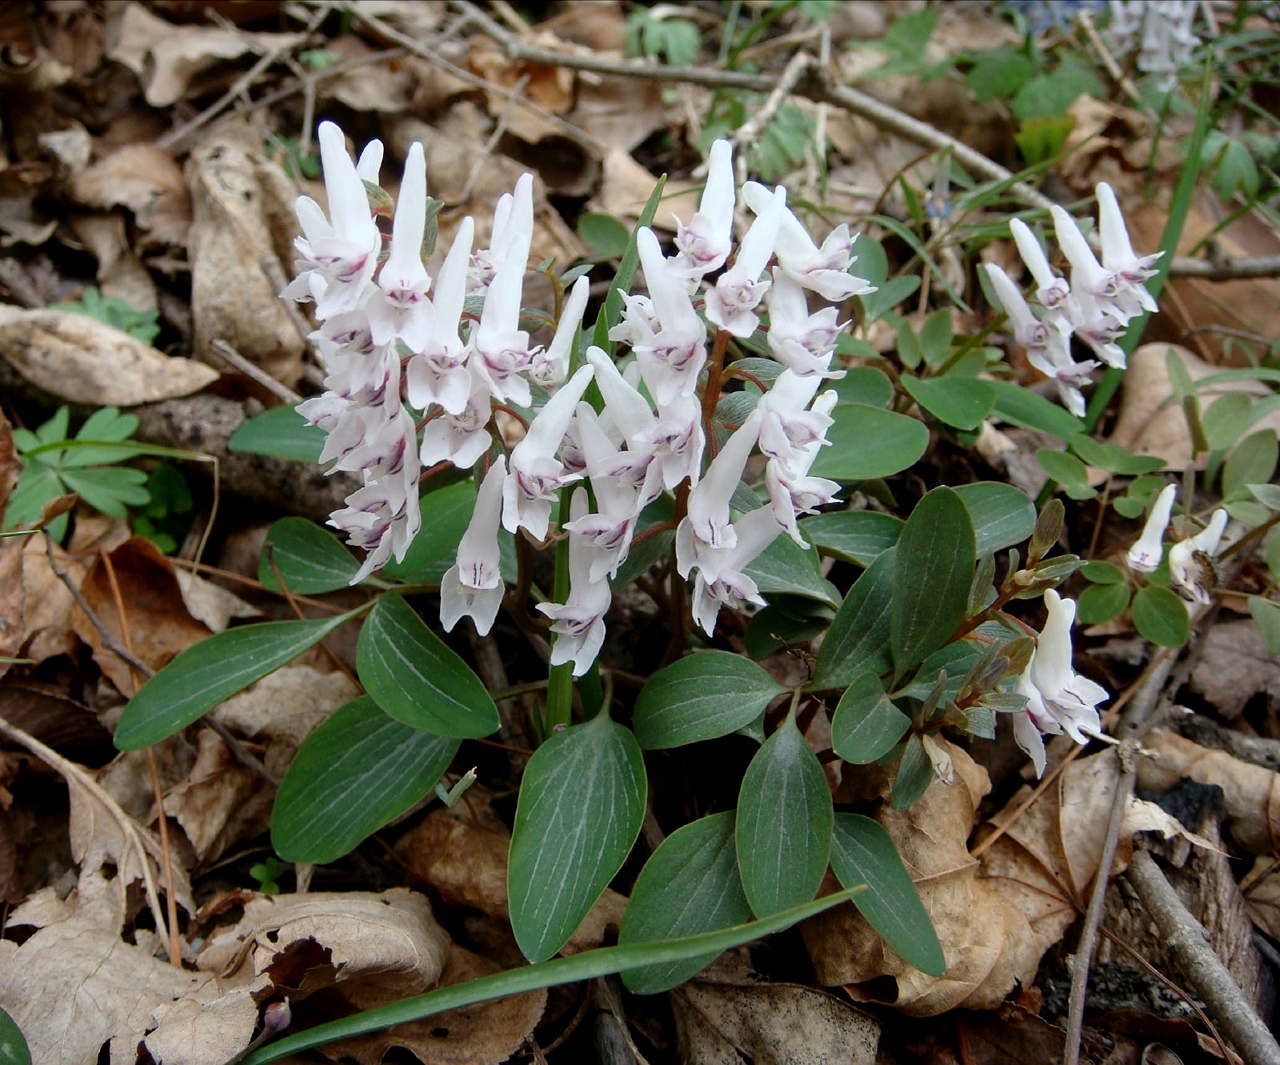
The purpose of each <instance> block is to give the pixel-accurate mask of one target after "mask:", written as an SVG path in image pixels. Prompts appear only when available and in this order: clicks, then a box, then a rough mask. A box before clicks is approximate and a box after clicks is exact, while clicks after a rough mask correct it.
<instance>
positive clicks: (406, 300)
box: [368, 142, 431, 351]
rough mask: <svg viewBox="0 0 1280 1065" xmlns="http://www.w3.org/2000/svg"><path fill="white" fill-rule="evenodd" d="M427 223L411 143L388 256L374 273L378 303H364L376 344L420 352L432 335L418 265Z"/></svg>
mask: <svg viewBox="0 0 1280 1065" xmlns="http://www.w3.org/2000/svg"><path fill="white" fill-rule="evenodd" d="M426 223H427V164H426V160H425V158H424V156H423V154H422V145H421V144H418V143H416V142H415V143H414V144H413V145H412V146H411V147H410V148H409V156H408V158H407V159H406V160H405V164H404V177H403V178H402V180H401V182H400V198H399V200H398V201H397V203H396V216H395V221H394V222H393V223H392V229H391V254H390V255H389V256H388V257H387V261H386V262H385V263H383V264H382V270H381V271H380V272H379V274H378V288H380V289H381V290H382V298H381V299H374V300H370V301H369V304H368V310H369V324H370V327H371V329H372V332H373V340H374V343H375V344H389V343H391V341H393V340H403V341H404V342H405V344H406V345H407V346H408V347H409V350H410V351H421V350H422V347H423V345H424V344H425V343H426V340H427V336H428V334H429V333H430V331H431V301H430V300H428V299H427V290H428V289H430V288H431V278H430V277H429V276H428V275H427V268H426V267H425V266H424V265H423V263H422V234H423V231H424V229H425V228H426Z"/></svg>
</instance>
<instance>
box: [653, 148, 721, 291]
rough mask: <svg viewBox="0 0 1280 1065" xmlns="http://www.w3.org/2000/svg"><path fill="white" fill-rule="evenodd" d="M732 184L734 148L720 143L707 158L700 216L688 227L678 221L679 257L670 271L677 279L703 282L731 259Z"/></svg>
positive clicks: (691, 221)
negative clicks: (705, 180) (702, 280)
mask: <svg viewBox="0 0 1280 1065" xmlns="http://www.w3.org/2000/svg"><path fill="white" fill-rule="evenodd" d="M733 184H734V182H733V146H732V145H731V144H730V143H729V142H728V141H726V140H718V141H716V142H715V143H714V144H712V145H711V151H710V153H709V154H708V156H707V184H706V187H705V188H704V189H703V191H702V199H701V200H700V201H699V202H698V213H697V214H695V215H694V216H693V218H692V219H691V220H690V221H689V224H688V225H685V224H684V223H683V222H681V221H680V219H679V218H677V219H676V226H677V228H676V248H677V249H678V251H679V254H678V255H677V256H676V257H675V258H674V259H673V260H672V261H671V264H670V267H669V268H670V269H671V271H672V272H673V273H675V274H676V276H678V277H682V278H686V279H688V280H690V281H700V280H701V279H702V277H703V275H704V274H708V273H710V272H711V271H712V270H716V269H719V268H720V267H721V266H723V265H724V261H725V260H726V259H727V258H728V257H729V251H730V250H731V249H732V247H733V208H734V203H735V201H736V197H735V195H734V189H733Z"/></svg>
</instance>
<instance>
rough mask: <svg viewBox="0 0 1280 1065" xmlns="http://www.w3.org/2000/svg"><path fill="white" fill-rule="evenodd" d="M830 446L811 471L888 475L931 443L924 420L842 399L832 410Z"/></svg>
mask: <svg viewBox="0 0 1280 1065" xmlns="http://www.w3.org/2000/svg"><path fill="white" fill-rule="evenodd" d="M831 417H832V423H831V425H830V426H829V427H828V428H827V442H828V443H829V444H830V445H831V446H830V447H824V448H821V449H819V451H818V457H817V458H816V459H814V461H813V466H812V467H811V468H810V471H809V472H810V473H811V474H813V476H814V477H830V478H832V479H833V480H837V481H869V480H871V479H872V478H875V477H888V476H889V475H890V474H894V473H900V472H902V471H903V470H905V469H906V468H907V467H908V466H911V465H913V464H914V463H915V462H916V460H917V459H919V458H920V456H921V455H923V454H924V453H925V450H926V449H927V448H928V447H929V430H928V429H926V428H925V426H924V423H923V422H921V421H920V420H919V419H916V418H909V417H907V415H905V414H897V413H895V412H894V411H890V410H882V409H881V408H879V407H871V406H867V405H866V404H863V403H841V404H839V405H838V406H837V407H835V409H834V410H832V412H831Z"/></svg>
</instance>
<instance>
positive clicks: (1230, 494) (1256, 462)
mask: <svg viewBox="0 0 1280 1065" xmlns="http://www.w3.org/2000/svg"><path fill="white" fill-rule="evenodd" d="M1277 454H1278V450H1277V445H1276V433H1275V430H1274V429H1260V430H1259V431H1258V432H1256V433H1250V434H1249V435H1248V436H1246V437H1245V438H1244V439H1243V440H1241V441H1240V443H1238V444H1237V445H1236V446H1235V449H1234V450H1233V451H1232V452H1231V454H1230V455H1228V456H1227V461H1226V463H1225V464H1224V465H1223V467H1222V498H1223V499H1224V500H1228V501H1231V500H1236V499H1248V498H1249V496H1250V494H1251V493H1250V492H1249V488H1248V485H1249V484H1251V483H1253V484H1260V483H1262V482H1265V481H1270V480H1271V475H1272V474H1273V473H1275V469H1276V459H1277Z"/></svg>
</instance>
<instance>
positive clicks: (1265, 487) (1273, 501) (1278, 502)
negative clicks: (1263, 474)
mask: <svg viewBox="0 0 1280 1065" xmlns="http://www.w3.org/2000/svg"><path fill="white" fill-rule="evenodd" d="M1245 487H1246V488H1247V489H1249V491H1250V492H1251V493H1252V494H1253V497H1254V498H1255V499H1256V500H1257V501H1258V502H1259V503H1261V504H1262V505H1263V506H1264V507H1266V508H1267V509H1268V510H1280V485H1277V484H1246V485H1245Z"/></svg>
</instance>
